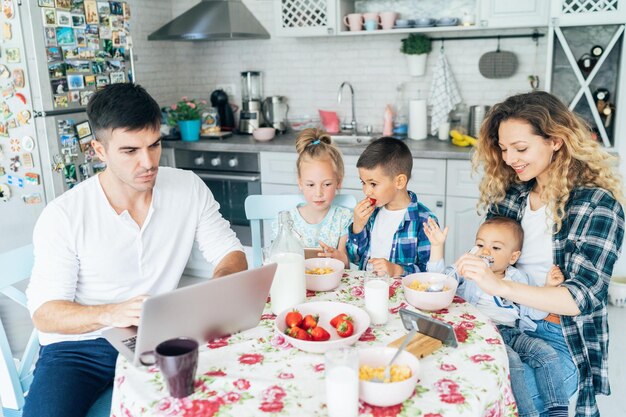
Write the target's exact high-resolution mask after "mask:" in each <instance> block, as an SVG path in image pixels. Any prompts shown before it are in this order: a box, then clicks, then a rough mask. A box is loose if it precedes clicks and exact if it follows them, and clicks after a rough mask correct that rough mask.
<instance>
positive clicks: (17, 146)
mask: <svg viewBox="0 0 626 417" xmlns="http://www.w3.org/2000/svg"><path fill="white" fill-rule="evenodd" d="M10 144H11V152H19V151H21V150H22V143H21V141H20V140H19V139H18V138H11V142H10Z"/></svg>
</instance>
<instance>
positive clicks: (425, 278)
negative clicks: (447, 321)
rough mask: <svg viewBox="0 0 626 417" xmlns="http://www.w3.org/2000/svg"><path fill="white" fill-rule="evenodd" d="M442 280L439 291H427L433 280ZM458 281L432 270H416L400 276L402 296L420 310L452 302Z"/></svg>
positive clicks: (436, 308) (438, 308)
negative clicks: (441, 287)
mask: <svg viewBox="0 0 626 417" xmlns="http://www.w3.org/2000/svg"><path fill="white" fill-rule="evenodd" d="M441 280H443V289H442V290H441V291H429V287H430V286H431V285H432V283H433V282H440V281H441ZM457 286H458V283H457V282H456V279H454V277H452V276H446V275H444V274H438V273H434V272H418V273H415V274H410V275H407V276H405V277H403V278H402V288H403V290H404V298H406V301H407V302H408V303H409V304H411V305H412V306H413V307H416V308H419V309H420V310H426V311H436V310H441V309H442V308H446V307H448V306H449V305H450V304H452V299H453V298H454V294H455V293H456V288H457Z"/></svg>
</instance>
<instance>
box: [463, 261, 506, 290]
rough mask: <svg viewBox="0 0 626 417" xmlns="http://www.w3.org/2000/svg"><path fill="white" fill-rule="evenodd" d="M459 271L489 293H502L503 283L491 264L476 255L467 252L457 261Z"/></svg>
mask: <svg viewBox="0 0 626 417" xmlns="http://www.w3.org/2000/svg"><path fill="white" fill-rule="evenodd" d="M455 265H456V267H457V271H458V273H459V274H460V275H461V276H462V277H464V278H467V279H471V280H472V281H474V282H475V283H476V285H478V286H479V287H480V289H482V290H483V291H484V292H486V293H487V294H489V295H501V293H502V288H503V283H502V280H501V279H499V278H498V277H496V275H495V274H494V273H493V271H492V270H491V268H489V265H487V263H486V262H485V261H484V260H483V259H482V258H479V257H478V256H476V255H472V254H469V253H466V254H465V255H463V256H461V257H460V258H459V259H458V260H457V261H456V263H455Z"/></svg>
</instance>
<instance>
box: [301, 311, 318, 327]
mask: <svg viewBox="0 0 626 417" xmlns="http://www.w3.org/2000/svg"><path fill="white" fill-rule="evenodd" d="M319 319H320V316H318V315H315V316H313V315H311V314H307V315H306V316H304V318H303V319H302V323H301V325H300V327H302V328H303V329H304V330H310V329H313V328H315V327H317V322H318V321H319Z"/></svg>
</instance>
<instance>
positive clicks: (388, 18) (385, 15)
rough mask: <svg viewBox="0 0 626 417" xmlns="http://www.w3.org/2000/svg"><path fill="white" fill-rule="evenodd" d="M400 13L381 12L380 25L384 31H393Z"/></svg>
mask: <svg viewBox="0 0 626 417" xmlns="http://www.w3.org/2000/svg"><path fill="white" fill-rule="evenodd" d="M397 16H398V13H396V12H381V13H380V25H381V26H382V28H383V30H388V29H393V27H394V26H395V24H396V17H397Z"/></svg>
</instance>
